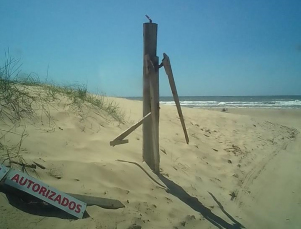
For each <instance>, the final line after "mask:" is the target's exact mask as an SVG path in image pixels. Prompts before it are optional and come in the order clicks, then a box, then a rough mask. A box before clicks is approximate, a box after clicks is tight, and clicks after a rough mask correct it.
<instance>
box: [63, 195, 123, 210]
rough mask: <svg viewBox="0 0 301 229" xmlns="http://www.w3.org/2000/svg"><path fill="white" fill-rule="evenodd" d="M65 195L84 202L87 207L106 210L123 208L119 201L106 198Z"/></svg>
mask: <svg viewBox="0 0 301 229" xmlns="http://www.w3.org/2000/svg"><path fill="white" fill-rule="evenodd" d="M67 194H68V195H70V196H72V197H74V198H76V199H78V200H80V201H83V202H85V203H86V204H87V205H88V206H92V205H95V206H98V207H102V208H106V209H118V208H124V207H125V206H124V205H123V204H122V203H121V202H120V201H119V200H114V199H107V198H102V197H95V196H86V195H79V194H72V193H67Z"/></svg>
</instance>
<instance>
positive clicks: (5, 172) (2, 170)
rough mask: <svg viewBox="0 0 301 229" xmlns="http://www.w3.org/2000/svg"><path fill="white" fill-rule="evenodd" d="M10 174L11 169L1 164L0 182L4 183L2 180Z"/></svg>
mask: <svg viewBox="0 0 301 229" xmlns="http://www.w3.org/2000/svg"><path fill="white" fill-rule="evenodd" d="M8 172H9V168H7V167H6V166H4V165H2V164H0V182H1V181H2V179H3V178H4V177H5V176H6V174H7V173H8Z"/></svg>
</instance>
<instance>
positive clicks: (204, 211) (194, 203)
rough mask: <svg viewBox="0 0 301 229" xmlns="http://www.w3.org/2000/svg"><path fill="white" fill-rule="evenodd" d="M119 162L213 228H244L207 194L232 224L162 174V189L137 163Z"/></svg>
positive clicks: (160, 176) (160, 175) (160, 177)
mask: <svg viewBox="0 0 301 229" xmlns="http://www.w3.org/2000/svg"><path fill="white" fill-rule="evenodd" d="M117 161H119V162H125V163H130V164H133V165H136V166H138V167H139V168H140V169H141V170H142V171H143V172H144V173H146V175H147V176H148V177H149V178H150V179H151V180H152V181H154V182H155V183H156V184H157V185H159V187H160V188H163V189H165V190H166V192H167V193H169V194H171V195H173V196H175V197H177V198H178V199H179V200H181V201H182V202H184V203H185V204H187V205H188V206H189V207H191V208H192V209H193V210H195V211H197V212H199V213H200V214H201V215H202V216H204V217H205V219H207V220H208V221H209V222H210V223H212V224H213V225H214V226H216V227H217V228H220V229H241V228H245V227H244V226H243V225H242V224H241V223H239V222H238V221H236V220H235V219H234V218H233V217H232V216H231V215H230V214H229V213H228V212H226V210H225V209H224V207H223V205H222V204H221V203H220V202H219V201H218V200H217V199H216V197H215V196H214V195H213V194H212V193H210V192H208V193H209V194H210V195H211V197H212V198H213V199H214V201H215V202H216V203H217V205H218V206H219V207H220V209H221V211H222V212H223V213H224V214H225V215H226V216H227V217H228V218H229V219H230V220H231V221H232V222H233V224H230V223H228V222H226V221H225V220H223V219H222V218H220V217H219V216H217V215H215V214H214V213H212V212H211V210H210V209H209V208H207V207H205V206H204V205H203V204H202V203H201V202H200V201H199V200H198V199H197V198H196V197H192V196H190V195H189V194H188V193H187V192H186V191H185V190H184V189H183V188H182V187H181V186H179V185H177V184H176V183H175V182H173V181H171V180H169V179H168V178H166V177H165V176H163V175H162V174H159V175H158V177H159V179H160V180H161V181H162V182H163V183H164V184H165V186H166V187H164V186H163V185H162V184H160V183H159V182H157V181H156V180H155V179H154V178H153V177H152V176H151V175H150V174H149V173H148V172H147V171H146V170H145V169H144V168H143V167H142V166H141V165H139V164H138V163H137V162H132V161H125V160H117Z"/></svg>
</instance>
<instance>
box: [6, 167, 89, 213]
mask: <svg viewBox="0 0 301 229" xmlns="http://www.w3.org/2000/svg"><path fill="white" fill-rule="evenodd" d="M5 184H7V185H9V186H12V187H14V188H17V189H19V190H21V191H23V192H27V193H28V194H31V195H33V196H35V197H37V198H39V199H41V200H43V201H45V202H47V203H49V204H51V205H53V206H55V207H57V208H60V209H62V210H63V211H65V212H68V213H69V214H71V215H74V216H76V217H78V218H83V214H84V212H85V210H86V207H87V204H86V203H84V202H82V201H80V200H77V199H75V198H74V197H72V196H69V195H67V194H65V193H63V192H60V191H59V190H57V189H55V188H53V187H50V186H49V185H47V184H44V183H43V182H41V181H39V180H37V179H35V178H33V177H31V176H28V175H26V174H24V173H22V172H20V171H17V170H13V169H11V170H10V171H9V172H8V174H7V177H6V180H5Z"/></svg>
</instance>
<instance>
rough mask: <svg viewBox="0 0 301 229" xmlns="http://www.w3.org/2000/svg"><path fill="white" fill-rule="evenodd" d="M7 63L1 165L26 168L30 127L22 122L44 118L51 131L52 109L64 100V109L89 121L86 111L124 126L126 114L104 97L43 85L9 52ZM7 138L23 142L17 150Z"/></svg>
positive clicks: (0, 71) (1, 97)
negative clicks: (12, 136) (24, 153)
mask: <svg viewBox="0 0 301 229" xmlns="http://www.w3.org/2000/svg"><path fill="white" fill-rule="evenodd" d="M5 57H6V58H5V62H4V64H3V66H1V67H0V122H1V123H2V124H1V127H0V163H3V162H5V161H9V162H12V161H15V162H16V163H17V164H18V163H19V164H24V163H25V161H24V159H23V157H22V156H21V155H20V152H21V151H22V148H21V145H22V141H23V139H24V138H25V137H26V135H27V134H26V131H25V130H26V125H22V124H21V123H22V120H24V119H26V120H31V121H33V122H35V120H36V119H37V118H38V119H39V118H40V120H41V122H43V121H42V120H45V118H46V120H48V125H49V127H50V126H51V125H52V126H53V125H55V122H54V120H53V118H52V117H51V109H50V108H53V109H57V105H58V104H60V103H61V100H64V105H65V106H68V107H69V108H70V109H72V112H75V113H77V114H78V115H80V116H81V117H82V119H85V118H86V116H85V110H86V109H85V108H88V110H92V111H93V112H94V113H95V114H97V115H105V116H107V117H112V118H113V119H114V120H116V121H118V122H119V123H124V114H123V112H122V111H121V109H120V108H119V107H118V105H117V104H116V103H115V102H113V101H109V99H107V98H106V97H105V96H103V95H95V94H90V93H88V90H87V86H86V85H78V84H75V85H68V86H59V85H56V84H54V83H49V82H44V83H43V82H41V81H40V80H39V78H38V77H37V76H36V75H35V74H22V73H21V71H20V68H21V64H20V61H19V60H18V59H15V58H12V57H10V55H9V52H7V53H6V54H5ZM20 126H23V133H22V134H20V133H17V132H16V131H15V129H16V127H20ZM7 134H16V135H20V138H19V139H20V140H19V142H18V143H16V144H15V145H14V146H11V147H8V146H6V144H4V140H5V136H7Z"/></svg>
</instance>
